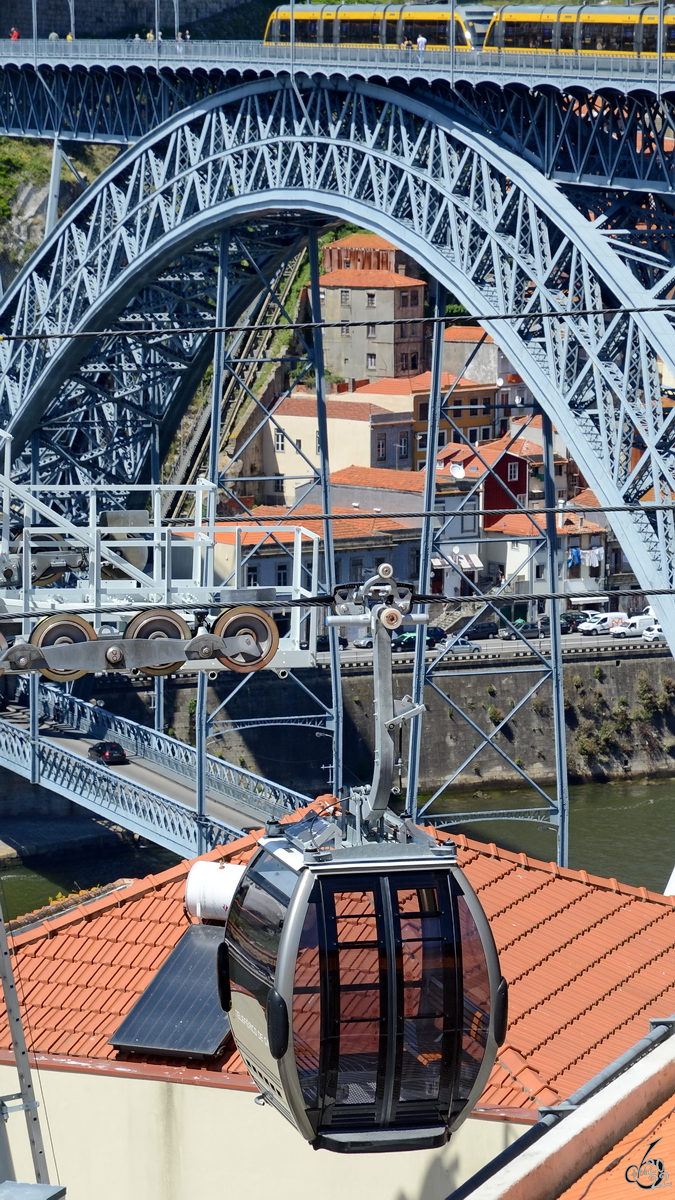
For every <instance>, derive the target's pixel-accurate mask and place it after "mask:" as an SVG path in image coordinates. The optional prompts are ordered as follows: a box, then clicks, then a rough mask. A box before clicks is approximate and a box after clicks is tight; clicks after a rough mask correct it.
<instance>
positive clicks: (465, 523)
mask: <svg viewBox="0 0 675 1200" xmlns="http://www.w3.org/2000/svg"><path fill="white" fill-rule="evenodd" d="M476 507H477V501H476V500H468V501H467V503H466V505H465V507H464V509H463V510H462V533H477V532H478V517H477V515H476Z"/></svg>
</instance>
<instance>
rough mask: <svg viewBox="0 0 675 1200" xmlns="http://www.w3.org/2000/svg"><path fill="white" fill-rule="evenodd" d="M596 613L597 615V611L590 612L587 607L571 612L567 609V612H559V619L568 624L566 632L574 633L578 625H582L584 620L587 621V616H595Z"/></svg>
mask: <svg viewBox="0 0 675 1200" xmlns="http://www.w3.org/2000/svg"><path fill="white" fill-rule="evenodd" d="M597 615H598V614H597V613H592V612H590V610H588V609H584V610H583V611H582V612H571V611H569V610H568V612H565V613H562V614H561V617H560V619H561V621H564V622H565V624H566V625H568V626H569V629H568V630H567V632H568V633H574V632H575V630H577V629H578V628H579V626H580V625H583V623H584V621H587V620H588V619H589V617H593V616H597ZM564 632H565V630H563V633H564Z"/></svg>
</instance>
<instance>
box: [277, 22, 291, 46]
mask: <svg viewBox="0 0 675 1200" xmlns="http://www.w3.org/2000/svg"><path fill="white" fill-rule="evenodd" d="M290 40H291V23H290V21H279V41H280V42H287V43H288V42H290Z"/></svg>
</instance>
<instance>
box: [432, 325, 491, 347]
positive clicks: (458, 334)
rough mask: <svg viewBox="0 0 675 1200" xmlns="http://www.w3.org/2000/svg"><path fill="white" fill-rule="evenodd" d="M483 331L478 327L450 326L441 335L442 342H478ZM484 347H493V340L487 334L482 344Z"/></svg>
mask: <svg viewBox="0 0 675 1200" xmlns="http://www.w3.org/2000/svg"><path fill="white" fill-rule="evenodd" d="M484 334H485V330H484V329H481V327H480V325H451V326H450V328H449V329H446V331H445V333H444V334H443V340H444V341H446V342H479V341H480V340H481V338H482V337H483V336H484ZM483 344H484V345H485V346H493V345H494V339H493V338H491V337H490V334H489V333H488V335H487V337H486V338H485V342H484V343H483Z"/></svg>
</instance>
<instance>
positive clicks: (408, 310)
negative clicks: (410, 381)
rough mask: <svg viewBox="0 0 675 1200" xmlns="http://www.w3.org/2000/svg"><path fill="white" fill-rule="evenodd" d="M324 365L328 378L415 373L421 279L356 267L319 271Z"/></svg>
mask: <svg viewBox="0 0 675 1200" xmlns="http://www.w3.org/2000/svg"><path fill="white" fill-rule="evenodd" d="M319 284H320V288H321V290H320V300H321V315H322V317H323V319H324V321H325V322H326V328H325V329H324V334H323V347H324V361H325V365H326V370H327V371H328V372H329V374H330V376H332V377H333V378H334V379H381V378H383V377H387V376H394V377H398V376H406V375H416V374H418V372H419V371H420V369H421V367H422V365H423V355H424V324H423V319H424V297H425V288H426V284H425V283H424V280H422V279H417V278H415V277H414V276H412V275H402V274H400V273H399V272H397V271H381V270H377V271H371V270H364V269H360V268H356V267H350V268H346V267H343V268H341V269H340V270H335V271H330V272H329V273H328V274H326V275H321V277H320V279H319Z"/></svg>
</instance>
